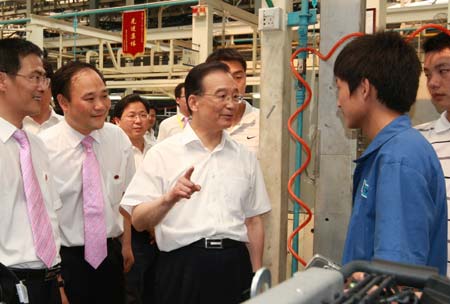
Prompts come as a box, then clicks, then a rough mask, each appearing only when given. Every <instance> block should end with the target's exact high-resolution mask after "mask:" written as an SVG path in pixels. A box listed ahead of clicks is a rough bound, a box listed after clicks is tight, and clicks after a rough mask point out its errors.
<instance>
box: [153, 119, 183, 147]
mask: <svg viewBox="0 0 450 304" xmlns="http://www.w3.org/2000/svg"><path fill="white" fill-rule="evenodd" d="M183 118H184V116H183V114H181V113H178V114H176V115H173V116H170V117H169V118H166V119H164V120H163V121H161V124H160V125H159V129H158V140H157V142H161V141H163V140H164V139H166V138H167V137H170V136H172V135H175V134H178V133H181V131H183V129H184V124H183Z"/></svg>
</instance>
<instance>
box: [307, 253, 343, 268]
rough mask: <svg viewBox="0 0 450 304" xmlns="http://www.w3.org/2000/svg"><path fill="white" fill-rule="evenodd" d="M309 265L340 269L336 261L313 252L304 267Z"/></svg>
mask: <svg viewBox="0 0 450 304" xmlns="http://www.w3.org/2000/svg"><path fill="white" fill-rule="evenodd" d="M311 267H318V268H325V269H331V270H340V269H341V266H340V265H338V264H337V263H335V262H333V261H332V260H330V259H329V258H326V257H324V256H322V255H320V254H315V255H314V256H313V257H312V258H311V260H309V262H308V264H306V267H305V268H306V269H309V268H311Z"/></svg>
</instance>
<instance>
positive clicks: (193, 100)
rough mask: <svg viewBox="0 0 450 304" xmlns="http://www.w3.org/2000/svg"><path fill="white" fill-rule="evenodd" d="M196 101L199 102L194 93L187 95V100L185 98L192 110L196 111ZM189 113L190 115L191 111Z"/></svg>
mask: <svg viewBox="0 0 450 304" xmlns="http://www.w3.org/2000/svg"><path fill="white" fill-rule="evenodd" d="M198 102H199V100H198V97H197V96H196V95H189V100H187V103H188V105H189V108H190V109H191V111H192V112H197V111H198ZM191 115H192V113H191Z"/></svg>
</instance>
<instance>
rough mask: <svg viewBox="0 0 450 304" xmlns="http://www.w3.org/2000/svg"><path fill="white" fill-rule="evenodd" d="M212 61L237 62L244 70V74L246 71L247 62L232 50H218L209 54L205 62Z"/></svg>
mask: <svg viewBox="0 0 450 304" xmlns="http://www.w3.org/2000/svg"><path fill="white" fill-rule="evenodd" d="M212 61H237V62H239V63H240V64H241V65H242V67H243V68H244V72H245V71H247V62H246V61H245V59H244V57H242V55H241V53H239V52H238V51H236V50H235V49H232V48H220V49H216V50H215V51H214V52H212V53H211V54H209V56H208V58H206V61H205V62H212Z"/></svg>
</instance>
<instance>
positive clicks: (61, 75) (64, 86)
mask: <svg viewBox="0 0 450 304" xmlns="http://www.w3.org/2000/svg"><path fill="white" fill-rule="evenodd" d="M85 69H91V70H93V71H94V72H96V73H97V74H98V76H100V78H101V79H102V81H103V83H105V84H106V82H105V78H103V75H102V73H100V71H99V70H98V69H97V68H96V67H95V66H93V65H92V64H90V63H86V62H81V61H71V62H69V63H67V64H66V65H63V66H62V67H61V68H59V69H58V70H57V71H56V72H55V74H54V75H53V77H52V81H51V84H52V95H53V100H58V99H57V96H58V95H59V94H62V95H63V96H64V97H65V98H66V99H67V100H68V101H70V93H71V92H70V84H71V80H72V77H73V76H74V75H75V74H76V73H78V72H79V71H81V70H85Z"/></svg>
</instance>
